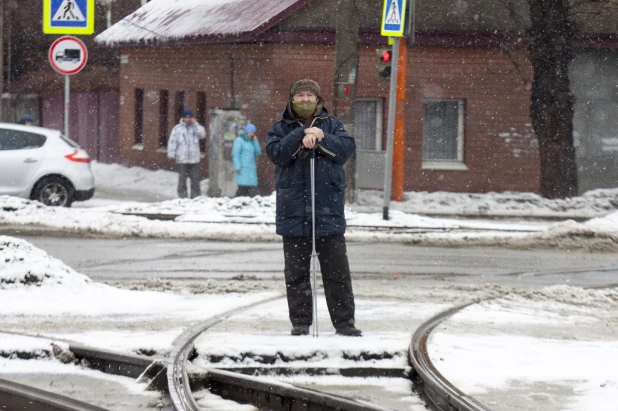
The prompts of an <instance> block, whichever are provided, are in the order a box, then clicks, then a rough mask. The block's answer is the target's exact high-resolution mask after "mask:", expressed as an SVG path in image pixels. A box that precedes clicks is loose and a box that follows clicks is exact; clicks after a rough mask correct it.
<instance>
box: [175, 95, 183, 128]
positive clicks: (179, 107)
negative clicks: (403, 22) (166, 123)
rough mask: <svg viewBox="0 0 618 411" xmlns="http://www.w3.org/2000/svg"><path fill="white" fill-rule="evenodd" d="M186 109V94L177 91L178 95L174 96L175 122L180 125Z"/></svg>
mask: <svg viewBox="0 0 618 411" xmlns="http://www.w3.org/2000/svg"><path fill="white" fill-rule="evenodd" d="M184 109H185V92H184V91H177V92H176V95H175V96H174V115H175V116H176V118H174V122H175V123H178V122H179V121H180V119H181V118H182V112H183V111H184Z"/></svg>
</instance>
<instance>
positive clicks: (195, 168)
mask: <svg viewBox="0 0 618 411" xmlns="http://www.w3.org/2000/svg"><path fill="white" fill-rule="evenodd" d="M187 178H189V181H191V198H195V197H199V196H200V195H202V193H201V190H200V165H199V164H178V197H180V198H187Z"/></svg>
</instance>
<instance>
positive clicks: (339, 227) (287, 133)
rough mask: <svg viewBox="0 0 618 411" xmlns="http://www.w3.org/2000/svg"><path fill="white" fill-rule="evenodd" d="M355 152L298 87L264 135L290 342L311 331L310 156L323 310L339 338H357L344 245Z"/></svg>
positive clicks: (313, 96) (310, 92) (311, 93)
mask: <svg viewBox="0 0 618 411" xmlns="http://www.w3.org/2000/svg"><path fill="white" fill-rule="evenodd" d="M355 149H356V143H355V140H354V137H352V136H350V135H349V134H348V133H347V132H346V131H345V129H344V127H343V123H342V122H341V120H339V119H338V118H336V117H334V116H330V115H328V112H327V111H326V109H325V108H324V101H323V100H322V98H321V97H320V87H319V85H318V84H317V83H316V82H315V81H312V80H307V79H305V80H299V81H297V82H296V83H294V85H293V86H292V88H291V89H290V99H289V101H288V104H287V106H286V108H285V111H284V112H283V115H282V118H281V120H279V121H278V122H276V123H275V124H274V125H273V126H272V127H271V128H270V130H269V131H268V136H267V141H266V154H267V155H268V157H269V158H270V160H271V161H272V162H273V163H274V164H275V187H276V190H277V205H276V207H277V211H276V215H277V222H276V223H277V234H279V235H281V236H282V237H283V253H284V258H285V271H284V273H285V282H286V287H287V298H288V308H289V312H290V321H291V322H292V335H307V334H309V328H310V326H311V324H312V320H313V315H312V291H311V283H310V264H311V249H312V245H311V227H312V224H311V218H312V217H311V170H310V167H309V162H310V161H309V157H310V150H315V214H316V221H315V231H316V233H315V234H316V250H317V253H318V258H319V261H320V268H321V272H322V280H323V282H324V293H325V295H326V303H327V305H328V312H329V314H330V318H331V321H332V323H333V326H334V327H335V329H336V332H337V334H340V335H346V336H360V335H361V331H360V330H359V329H357V328H356V327H355V325H354V322H355V319H354V310H355V306H354V293H353V291H352V280H351V277H350V267H349V264H348V257H347V252H346V243H345V237H344V233H345V229H346V221H345V214H344V207H345V199H344V191H345V173H344V169H343V165H344V164H345V162H346V161H347V160H348V158H350V156H351V155H352V154H353V153H354V150H355Z"/></svg>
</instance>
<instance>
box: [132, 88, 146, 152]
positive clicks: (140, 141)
mask: <svg viewBox="0 0 618 411" xmlns="http://www.w3.org/2000/svg"><path fill="white" fill-rule="evenodd" d="M134 116H135V118H134V121H135V136H134V140H135V145H139V146H143V145H144V90H143V89H141V88H136V89H135V113H134Z"/></svg>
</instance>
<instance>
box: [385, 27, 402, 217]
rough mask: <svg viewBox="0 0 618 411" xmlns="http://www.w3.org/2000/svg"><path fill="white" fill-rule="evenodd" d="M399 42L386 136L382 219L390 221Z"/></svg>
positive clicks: (397, 40) (394, 47)
mask: <svg viewBox="0 0 618 411" xmlns="http://www.w3.org/2000/svg"><path fill="white" fill-rule="evenodd" d="M399 42H400V38H399V37H395V38H394V40H393V56H392V59H391V61H392V62H393V63H394V64H392V65H391V90H390V94H389V98H388V123H387V134H386V164H385V165H384V207H383V209H382V218H383V219H384V220H388V219H389V216H388V211H389V208H390V204H391V190H392V177H393V151H394V146H395V144H394V141H395V112H396V108H397V78H398V77H399Z"/></svg>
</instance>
